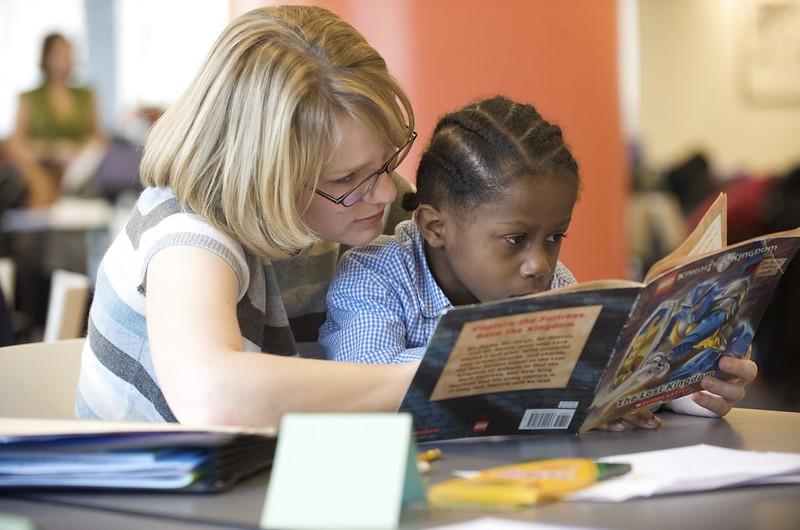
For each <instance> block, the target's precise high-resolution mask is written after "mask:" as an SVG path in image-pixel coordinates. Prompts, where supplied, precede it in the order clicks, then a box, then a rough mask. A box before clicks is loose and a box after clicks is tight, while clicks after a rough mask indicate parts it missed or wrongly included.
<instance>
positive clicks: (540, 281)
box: [429, 177, 577, 305]
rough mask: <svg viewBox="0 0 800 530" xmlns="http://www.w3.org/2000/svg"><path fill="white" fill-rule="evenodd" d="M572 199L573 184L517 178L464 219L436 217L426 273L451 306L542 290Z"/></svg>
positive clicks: (553, 264) (574, 196) (445, 215)
mask: <svg viewBox="0 0 800 530" xmlns="http://www.w3.org/2000/svg"><path fill="white" fill-rule="evenodd" d="M576 199H577V190H576V187H575V185H574V184H573V183H570V182H568V181H564V180H558V179H557V178H555V177H549V178H535V179H532V178H527V177H522V178H517V179H515V180H514V181H513V183H512V184H511V185H510V186H508V188H507V189H506V190H505V192H504V194H503V195H502V196H501V197H499V198H497V199H496V200H494V201H491V202H489V203H486V204H482V205H480V206H478V207H477V208H475V209H473V210H471V211H469V213H468V214H467V215H466V216H465V217H466V218H464V219H458V218H456V217H455V215H453V214H450V213H449V212H446V211H445V212H443V211H440V213H441V214H442V226H443V231H442V233H443V238H442V239H441V243H442V244H441V246H440V247H439V248H433V249H431V252H430V253H429V261H430V262H431V269H432V271H433V273H434V275H435V277H436V279H437V281H438V282H439V285H440V286H441V287H442V290H443V291H444V293H445V294H446V295H447V297H448V298H449V299H450V301H451V302H453V304H455V305H461V304H466V303H475V302H489V301H492V300H499V299H502V298H510V297H515V296H522V295H526V294H532V293H537V292H540V291H543V290H545V289H546V288H547V285H548V284H549V283H550V279H551V278H552V276H553V271H554V270H555V267H556V262H557V260H558V253H559V251H560V249H561V240H562V238H563V237H564V235H565V234H566V232H567V229H568V228H569V223H570V220H571V219H572V209H573V207H574V206H575V201H576Z"/></svg>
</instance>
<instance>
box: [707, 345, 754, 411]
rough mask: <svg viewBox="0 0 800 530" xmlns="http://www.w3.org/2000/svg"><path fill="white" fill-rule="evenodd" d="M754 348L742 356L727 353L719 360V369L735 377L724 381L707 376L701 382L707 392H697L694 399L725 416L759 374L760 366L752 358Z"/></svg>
mask: <svg viewBox="0 0 800 530" xmlns="http://www.w3.org/2000/svg"><path fill="white" fill-rule="evenodd" d="M751 353H752V348H750V349H748V350H747V353H746V354H745V355H744V357H742V358H738V357H733V356H731V355H725V356H724V357H722V358H721V359H720V360H719V369H720V370H722V371H723V372H725V373H726V374H729V375H732V376H733V378H732V379H730V380H728V381H722V380H721V379H717V378H716V377H711V376H708V377H705V378H703V381H702V382H701V383H700V384H701V385H702V386H703V389H704V390H706V392H695V393H694V394H692V400H693V401H694V402H695V403H697V404H698V405H700V406H701V407H703V408H705V409H708V410H709V411H711V412H713V413H714V414H715V415H717V416H724V415H725V414H727V413H728V412H730V410H731V409H732V408H733V407H734V405H735V404H736V402H738V401H741V400H742V399H743V398H744V396H745V387H746V386H747V385H749V384H750V383H751V382H752V381H753V379H755V378H756V374H758V366H756V363H754V362H753V361H751V360H750V355H751Z"/></svg>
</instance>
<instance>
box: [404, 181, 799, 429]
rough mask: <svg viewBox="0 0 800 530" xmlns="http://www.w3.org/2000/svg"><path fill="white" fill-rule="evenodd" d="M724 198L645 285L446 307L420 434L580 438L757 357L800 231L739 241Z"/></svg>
mask: <svg viewBox="0 0 800 530" xmlns="http://www.w3.org/2000/svg"><path fill="white" fill-rule="evenodd" d="M726 206H727V201H726V197H725V195H720V196H719V197H718V198H717V200H716V201H715V202H714V204H713V205H712V206H711V207H710V208H709V210H708V211H707V212H706V214H705V216H704V217H703V219H702V220H701V222H700V223H699V224H698V226H697V228H696V229H695V230H694V231H693V232H692V233H691V234H690V235H689V237H688V238H687V239H686V240H685V241H684V242H683V243H682V244H681V245H680V246H679V247H678V248H677V249H676V250H675V251H673V252H672V253H671V254H670V255H668V256H667V257H665V258H664V259H662V260H661V261H659V262H657V263H656V264H654V265H653V266H652V267H651V269H650V270H649V271H648V273H647V276H646V277H645V281H644V283H639V282H630V281H621V280H611V281H595V282H588V283H585V284H578V285H574V286H570V287H566V288H562V289H557V290H553V291H546V292H543V293H538V294H536V295H532V296H527V297H521V298H514V299H509V300H501V301H497V302H491V303H485V304H476V305H470V306H460V307H456V308H454V309H452V310H450V311H448V312H446V313H445V314H444V315H442V317H441V319H440V320H439V323H438V325H437V328H436V331H435V332H434V334H433V337H431V340H430V341H429V343H428V346H427V350H426V352H425V355H424V357H423V359H422V363H421V364H420V367H419V369H418V370H417V373H416V375H415V376H414V380H413V381H412V383H411V387H410V388H409V390H408V392H407V394H406V396H405V398H404V399H403V402H402V404H401V406H400V410H404V411H409V412H411V413H412V414H413V416H414V426H415V430H416V433H417V437H418V439H419V440H420V441H429V440H438V439H448V438H461V437H468V436H488V435H507V434H524V433H536V432H540V433H541V432H548V433H553V432H578V431H585V430H588V429H591V428H594V427H596V426H598V425H600V424H602V423H604V422H607V421H610V420H614V419H617V418H619V417H621V416H623V415H625V414H628V413H630V412H632V411H634V410H635V409H639V408H641V407H651V406H654V405H658V404H659V403H663V402H664V401H667V400H670V399H673V398H677V397H680V396H684V395H686V394H689V393H692V392H695V391H697V390H699V389H700V381H701V380H702V379H703V377H704V376H705V375H707V374H711V375H715V376H717V377H722V376H723V374H721V373H720V372H719V371H718V370H717V363H718V361H719V359H720V357H721V356H722V355H723V354H730V355H736V356H740V357H741V356H743V355H745V354H746V352H747V350H748V348H749V346H750V343H751V341H752V339H753V335H754V333H755V331H756V328H757V326H758V323H759V321H760V320H761V317H762V315H763V313H764V310H765V308H766V306H767V303H768V302H769V299H770V297H771V295H772V292H773V290H774V289H775V286H776V284H777V283H778V280H779V279H780V276H781V274H782V273H783V271H784V270H785V269H786V266H787V264H788V262H789V260H791V259H792V257H794V255H795V252H796V251H797V250H798V247H800V228H798V229H796V230H791V231H787V232H780V233H775V234H769V235H765V236H761V237H758V238H754V239H751V240H749V241H745V242H742V243H739V244H736V245H731V246H728V245H727V229H726V226H727V222H726V221H727V216H726Z"/></svg>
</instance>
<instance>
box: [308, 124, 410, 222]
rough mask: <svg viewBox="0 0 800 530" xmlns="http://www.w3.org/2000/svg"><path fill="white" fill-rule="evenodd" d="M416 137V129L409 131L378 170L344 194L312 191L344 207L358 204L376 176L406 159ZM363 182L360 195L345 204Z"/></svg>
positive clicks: (369, 189) (372, 184)
mask: <svg viewBox="0 0 800 530" xmlns="http://www.w3.org/2000/svg"><path fill="white" fill-rule="evenodd" d="M416 139H417V131H411V135H409V137H408V140H406V143H404V144H403V145H402V146H401V147H400V148H399V149H398V150H397V151H395V153H394V154H393V155H392V156H391V157H389V160H387V161H386V163H384V164H383V165H382V166H381V168H380V169H379V170H378V171H376V172H375V173H373V174H371V175H370V176H368V177H367V178H365V179H364V180H362V181H361V182H359V183H358V184H356V186H355V187H353V189H351V190H350V191H348V192H346V193H345V194H344V195H340V196H339V197H334V196H333V195H330V194H328V193H325V192H324V191H322V190H321V189H319V188H314V193H316V194H317V195H319V196H321V197H323V198H325V199H328V200H329V201H331V202H332V203H334V204H341V205H342V206H344V207H345V208H349V207H350V206H353V205H354V204H358V202H359V201H360V200H361V199H363V198H364V196H365V195H366V194H367V193H369V192H370V191H372V188H374V187H375V183H376V182H377V181H378V178H379V177H380V176H381V175H383V174H384V173H389V172H390V171H394V169H395V168H397V167H398V166H399V165H400V164H402V163H403V160H405V159H406V157H407V156H408V153H409V152H411V146H412V145H414V140H416ZM403 151H405V153H403ZM401 153H403V156H402V158H400V159H399V160H397V158H398V157H399V156H400V154H401ZM395 161H396V162H397V163H396V164H395V165H394V168H392V169H391V170H390V169H389V166H391V165H392V163H393V162H395ZM370 181H371V182H370ZM367 183H369V184H367ZM365 184H366V188H365V189H364V192H363V193H362V194H361V195H359V196H358V197H357V198H356V199H355V200H354V201H353V202H351V203H349V204H345V201H347V198H348V197H350V196H351V195H352V194H353V193H355V192H356V191H357V190H358V189H359V188H360V187H361V186H364V185H365Z"/></svg>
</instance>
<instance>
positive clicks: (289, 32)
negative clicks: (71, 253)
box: [140, 6, 414, 259]
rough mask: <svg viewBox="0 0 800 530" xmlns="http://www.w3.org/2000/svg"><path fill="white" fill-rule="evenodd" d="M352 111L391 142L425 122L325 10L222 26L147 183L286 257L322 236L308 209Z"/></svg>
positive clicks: (155, 138) (252, 246)
mask: <svg viewBox="0 0 800 530" xmlns="http://www.w3.org/2000/svg"><path fill="white" fill-rule="evenodd" d="M401 106H402V108H401ZM343 118H351V119H354V120H356V121H358V122H359V123H362V124H364V125H366V126H368V127H369V128H370V129H371V130H372V131H374V132H375V134H376V135H377V136H378V139H379V140H380V141H381V142H383V143H385V145H386V146H387V148H388V147H389V146H399V145H402V144H403V143H404V142H405V141H406V139H407V137H408V135H409V134H410V131H411V130H413V127H414V115H413V112H412V109H411V104H410V102H409V100H408V98H407V96H406V95H405V94H404V93H403V91H402V90H401V89H400V87H399V86H398V84H397V82H396V81H395V80H394V78H392V76H391V75H389V72H388V70H387V68H386V62H385V61H384V60H383V58H382V57H381V56H380V55H379V54H378V52H376V51H375V50H374V49H373V48H372V47H371V46H370V45H369V44H368V43H367V42H366V40H365V39H364V37H363V36H362V35H361V34H360V33H358V31H356V30H355V29H354V28H353V27H352V26H350V25H349V24H347V23H346V22H344V21H343V20H341V19H340V18H338V17H337V16H336V15H334V14H333V13H331V12H330V11H328V10H326V9H322V8H319V7H313V6H280V7H269V8H262V9H255V10H253V11H250V12H248V13H245V14H244V15H242V16H241V17H239V18H237V19H236V20H234V21H233V22H232V23H231V24H230V25H229V26H228V27H227V28H226V29H225V31H223V33H222V35H220V37H219V38H218V39H217V41H216V43H215V44H214V46H213V47H212V49H211V52H210V53H209V55H208V57H207V58H206V60H205V62H204V63H203V65H202V67H201V68H200V71H199V73H198V74H197V76H196V77H195V79H194V81H193V82H192V84H191V85H190V87H189V88H188V89H187V90H186V92H185V93H184V94H183V95H182V96H181V97H180V98H179V99H178V100H177V101H176V103H175V104H174V105H173V106H172V107H171V108H170V109H169V110H168V111H167V112H166V113H165V114H164V115H163V116H162V117H161V119H159V120H158V122H157V123H156V124H155V126H154V127H153V129H152V131H151V132H150V134H149V136H148V138H147V142H146V144H145V148H144V158H143V160H142V165H141V171H140V172H141V178H142V182H143V184H144V185H145V186H158V187H170V188H171V189H172V191H173V192H174V193H175V195H176V196H177V197H178V199H179V201H180V202H181V204H183V205H185V206H188V207H189V208H191V209H192V210H193V211H194V212H195V213H197V214H199V215H200V216H202V217H203V218H205V219H206V220H207V221H208V222H209V223H210V224H211V225H212V226H214V227H215V228H217V229H220V230H222V231H224V232H226V233H228V234H229V235H231V236H232V237H234V238H235V239H237V240H238V241H240V242H241V243H242V244H243V245H244V246H245V247H246V248H247V249H248V250H250V251H251V252H253V253H255V254H256V255H259V256H261V257H264V258H268V259H279V258H283V257H287V256H289V255H291V254H293V253H295V252H297V251H298V250H300V249H302V248H304V247H306V246H308V245H310V244H311V243H313V242H315V241H317V240H318V238H317V236H316V235H315V234H314V233H313V232H312V231H311V229H310V228H309V227H308V226H307V225H306V224H305V223H304V222H303V219H302V214H303V212H304V211H305V209H306V208H307V207H308V205H309V204H310V202H311V199H312V197H313V190H314V187H315V186H316V184H317V180H318V178H319V176H320V173H321V172H322V170H323V168H324V167H325V164H326V163H328V162H329V161H330V159H331V158H332V156H333V154H334V152H335V150H336V149H337V147H338V145H339V143H340V141H341V138H340V136H341V133H340V122H341V120H342V119H343Z"/></svg>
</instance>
